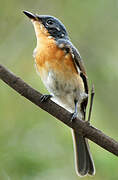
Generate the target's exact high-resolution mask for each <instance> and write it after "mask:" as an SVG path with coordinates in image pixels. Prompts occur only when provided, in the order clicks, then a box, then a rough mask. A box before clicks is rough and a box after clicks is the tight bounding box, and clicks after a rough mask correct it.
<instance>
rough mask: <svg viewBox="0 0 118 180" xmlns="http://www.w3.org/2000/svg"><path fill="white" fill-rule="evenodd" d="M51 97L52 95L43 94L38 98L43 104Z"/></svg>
mask: <svg viewBox="0 0 118 180" xmlns="http://www.w3.org/2000/svg"><path fill="white" fill-rule="evenodd" d="M51 97H52V95H50V94H48V95H47V94H44V95H42V96H41V97H40V100H41V102H45V101H47V100H48V99H50V98H51Z"/></svg>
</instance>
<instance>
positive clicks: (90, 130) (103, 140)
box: [0, 65, 118, 156]
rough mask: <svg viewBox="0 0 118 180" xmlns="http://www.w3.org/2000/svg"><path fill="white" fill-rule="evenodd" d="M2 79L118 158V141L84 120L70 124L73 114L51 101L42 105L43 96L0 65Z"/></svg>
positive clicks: (0, 77) (76, 120)
mask: <svg viewBox="0 0 118 180" xmlns="http://www.w3.org/2000/svg"><path fill="white" fill-rule="evenodd" d="M0 79H1V80H3V81H4V82H5V83H6V84H8V85H9V86H10V87H12V88H13V89H14V90H15V91H17V92H18V93H19V94H21V95H22V96H24V97H25V98H27V99H28V100H30V101H31V102H32V103H34V104H35V105H37V106H39V107H40V108H42V109H43V110H45V111H47V112H48V113H50V114H51V115H52V116H54V117H56V118H57V119H58V120H60V121H61V122H63V123H64V124H66V125H67V126H69V127H71V128H73V129H74V130H75V131H76V132H79V133H81V134H82V135H83V136H85V137H86V138H88V139H90V140H91V141H93V142H95V143H96V144H98V145H99V146H101V147H102V148H104V149H106V150H107V151H109V152H111V153H113V154H115V155H116V156H118V142H117V141H115V140H114V139H112V138H111V137H109V136H107V135H105V134H104V133H103V132H101V131H100V130H98V129H96V128H94V127H93V126H90V125H89V124H87V123H86V122H84V121H82V120H79V119H77V118H76V119H75V120H74V121H73V122H70V118H71V114H70V113H69V112H68V111H66V110H65V109H63V108H62V107H60V106H58V105H57V104H55V103H54V102H53V101H51V100H49V101H47V102H43V103H42V102H41V101H40V97H41V95H42V94H40V93H39V92H38V91H36V90H35V89H33V88H32V87H31V86H29V85H28V84H26V83H25V82H24V81H23V80H22V79H20V78H19V77H17V76H15V75H14V74H13V73H12V72H10V71H9V70H7V69H6V68H5V67H4V66H2V65H0Z"/></svg>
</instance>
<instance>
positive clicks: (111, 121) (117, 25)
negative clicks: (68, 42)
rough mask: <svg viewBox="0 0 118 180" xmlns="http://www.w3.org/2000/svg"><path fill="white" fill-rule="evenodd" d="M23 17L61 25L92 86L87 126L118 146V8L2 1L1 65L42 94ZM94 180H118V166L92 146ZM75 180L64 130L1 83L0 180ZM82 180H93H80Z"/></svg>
mask: <svg viewBox="0 0 118 180" xmlns="http://www.w3.org/2000/svg"><path fill="white" fill-rule="evenodd" d="M22 10H29V11H31V12H35V13H39V14H51V15H53V16H56V17H58V18H59V19H60V20H62V22H63V23H64V24H65V26H66V27H67V30H68V31H69V34H70V37H71V39H72V42H73V43H74V45H75V46H76V47H77V48H78V49H79V51H80V54H81V56H82V57H83V59H84V63H85V65H86V68H87V72H88V77H89V85H90V87H91V85H92V83H94V85H95V92H96V94H95V101H94V108H93V114H92V121H91V123H92V124H93V125H94V126H95V127H97V128H99V129H101V130H102V131H103V132H105V133H106V134H108V135H109V136H111V137H113V138H115V139H116V140H118V130H117V129H118V120H117V117H118V105H117V104H118V93H117V92H118V50H117V47H118V38H117V37H118V36H117V34H118V1H117V0H112V1H111V0H104V1H103V0H96V1H95V0H91V1H90V0H88V1H87V0H86V1H85V0H73V1H72V0H60V1H56V0H50V1H48V0H35V1H33V0H29V1H24V0H10V1H8V0H4V1H2V0H0V63H2V64H3V65H6V66H7V67H8V68H9V69H11V70H12V71H13V72H14V73H16V74H17V75H18V76H20V77H21V78H23V79H24V80H25V81H26V82H27V83H29V84H30V85H32V86H33V87H34V88H36V89H38V90H40V91H41V92H42V93H45V92H46V90H45V87H44V86H43V84H42V82H41V81H40V78H39V77H38V76H37V74H36V72H35V68H34V62H33V57H32V52H33V49H34V48H35V46H36V38H35V34H34V30H33V27H32V25H31V23H30V21H29V20H28V19H27V18H26V17H25V16H24V14H23V13H22ZM90 145H91V151H92V154H93V158H94V161H95V165H96V175H95V176H94V177H93V178H92V179H94V180H101V179H103V178H104V180H117V179H118V159H117V157H115V156H114V155H112V154H111V153H109V152H107V151H105V150H103V149H102V148H100V147H98V146H97V145H95V144H93V143H90ZM39 179H41V180H77V179H80V178H79V177H77V176H76V174H75V169H74V158H73V145H72V138H71V133H70V130H69V128H67V127H65V126H64V125H63V124H62V123H60V122H58V121H56V120H54V118H53V117H51V116H50V115H49V114H47V113H46V112H44V111H43V110H41V109H39V108H37V107H36V106H35V105H33V104H32V103H31V102H29V101H28V100H26V99H24V98H23V97H21V96H20V95H18V94H17V93H16V92H15V91H14V90H12V89H11V88H9V87H8V86H7V85H6V84H4V83H3V82H1V81H0V180H39ZM84 179H85V180H89V179H91V177H85V178H84Z"/></svg>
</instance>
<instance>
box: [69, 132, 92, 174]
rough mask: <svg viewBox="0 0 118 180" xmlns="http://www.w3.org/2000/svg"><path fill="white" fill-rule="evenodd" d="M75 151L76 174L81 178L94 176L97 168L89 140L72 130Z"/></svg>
mask: <svg viewBox="0 0 118 180" xmlns="http://www.w3.org/2000/svg"><path fill="white" fill-rule="evenodd" d="M72 133H73V140H74V150H75V163H76V172H77V174H78V175H79V176H85V175H87V174H90V175H94V174H95V167H94V162H93V159H92V156H91V154H90V150H89V144H88V140H87V139H85V138H84V137H82V136H81V135H79V134H78V133H76V132H75V131H73V130H72Z"/></svg>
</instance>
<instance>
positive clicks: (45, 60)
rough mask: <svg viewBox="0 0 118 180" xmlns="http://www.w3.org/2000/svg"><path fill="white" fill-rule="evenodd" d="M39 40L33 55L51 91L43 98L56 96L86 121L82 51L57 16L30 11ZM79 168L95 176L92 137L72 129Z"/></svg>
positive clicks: (81, 171)
mask: <svg viewBox="0 0 118 180" xmlns="http://www.w3.org/2000/svg"><path fill="white" fill-rule="evenodd" d="M23 13H24V14H25V15H26V16H27V17H28V18H30V20H31V22H32V24H33V26H34V30H35V34H36V39H37V44H36V48H35V49H34V52H33V56H34V59H35V66H36V70H37V72H38V74H39V76H40V78H41V80H42V82H43V83H44V85H45V87H46V88H47V90H48V92H49V93H50V94H48V95H42V97H41V101H42V102H44V101H47V100H48V99H50V98H51V99H52V100H53V101H54V102H55V103H57V104H58V105H60V106H61V107H63V108H65V109H66V110H68V111H69V112H71V113H72V117H71V119H70V121H73V120H74V119H75V118H76V117H78V118H79V119H81V120H83V121H85V119H86V107H87V104H88V97H89V88H88V77H87V73H86V70H85V66H84V62H83V60H82V58H81V56H80V53H79V51H78V50H77V49H76V47H75V46H74V45H73V44H72V43H71V41H70V38H69V35H68V32H67V30H66V28H65V26H64V24H63V23H62V22H61V21H60V20H59V19H57V18H56V17H54V16H51V15H38V14H34V13H31V12H28V11H23ZM72 135H73V144H74V153H75V169H76V173H77V175H78V176H81V177H82V176H86V175H94V174H95V166H94V162H93V158H92V155H91V153H90V148H89V144H88V140H87V139H86V138H85V137H83V136H82V135H81V134H79V132H75V131H74V130H72Z"/></svg>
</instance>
